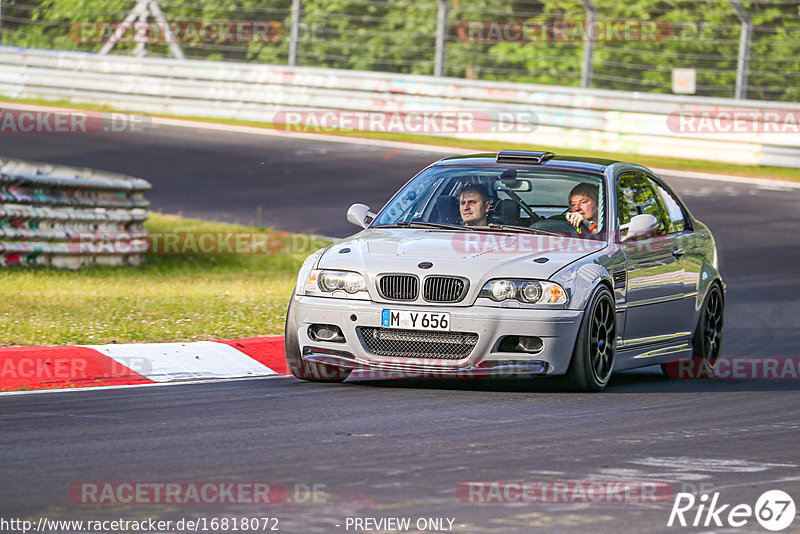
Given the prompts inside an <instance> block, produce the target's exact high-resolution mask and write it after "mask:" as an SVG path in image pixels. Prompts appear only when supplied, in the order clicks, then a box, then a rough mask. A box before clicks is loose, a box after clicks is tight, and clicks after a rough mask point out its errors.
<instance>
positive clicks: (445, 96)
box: [0, 47, 800, 167]
mask: <svg viewBox="0 0 800 534" xmlns="http://www.w3.org/2000/svg"><path fill="white" fill-rule="evenodd" d="M0 94H2V95H4V96H8V97H13V98H43V99H52V100H69V101H72V102H91V103H95V104H105V105H110V106H113V107H115V108H117V109H128V110H134V111H139V112H147V113H166V114H175V115H185V116H199V117H218V118H234V119H243V120H252V121H264V122H281V121H282V120H284V119H285V117H286V111H302V110H338V111H355V112H381V113H386V112H396V113H399V114H409V113H437V112H442V111H450V112H458V111H465V112H470V113H473V114H474V116H476V117H477V116H480V117H485V121H484V122H483V123H482V124H480V125H479V126H478V127H477V128H472V129H463V130H458V131H447V132H436V131H424V132H418V133H426V134H432V135H445V136H448V137H459V138H470V139H485V140H490V141H494V142H496V143H497V145H498V146H502V145H503V144H507V143H529V144H533V145H542V146H560V147H565V148H567V149H569V148H574V149H590V150H598V151H609V152H623V153H629V154H636V155H653V156H669V157H682V158H687V159H699V160H709V161H725V162H731V163H738V164H753V165H755V164H760V165H777V166H786V167H800V131H798V129H797V119H798V118H800V104H787V103H777V102H761V101H752V100H733V99H721V98H696V97H686V96H677V95H656V94H649V93H631V92H623V91H606V90H595V89H580V88H571V87H551V86H538V85H531V84H521V83H497V82H486V81H474V80H464V79H460V78H435V77H430V76H416V75H398V74H390V73H377V72H358V71H346V70H335V69H321V68H309V67H284V66H273V65H258V64H252V63H232V62H213V61H196V60H195V61H185V60H181V61H178V60H174V59H160V58H135V57H129V56H100V55H95V54H84V53H75V52H57V51H46V50H30V49H17V48H11V47H0ZM501 117H502V119H501ZM1 124H2V123H0V125H1ZM792 126H794V129H792Z"/></svg>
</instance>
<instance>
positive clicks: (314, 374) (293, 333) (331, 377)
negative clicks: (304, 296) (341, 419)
mask: <svg viewBox="0 0 800 534" xmlns="http://www.w3.org/2000/svg"><path fill="white" fill-rule="evenodd" d="M293 307H294V292H292V298H291V300H290V301H289V307H288V309H287V310H286V326H285V328H284V331H283V336H284V337H283V342H284V347H285V352H286V363H287V364H288V366H289V371H290V372H291V373H292V374H293V375H294V376H295V378H299V379H300V380H306V381H308V382H342V381H344V380H345V379H346V378H347V377H348V376H350V370H349V369H348V370H344V369H340V368H338V367H333V366H330V365H322V364H319V363H315V362H309V361H305V360H304V359H303V358H302V357H301V356H300V343H299V342H298V341H297V323H296V322H295V318H294V313H293V310H292V308H293Z"/></svg>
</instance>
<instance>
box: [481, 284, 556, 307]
mask: <svg viewBox="0 0 800 534" xmlns="http://www.w3.org/2000/svg"><path fill="white" fill-rule="evenodd" d="M478 296H479V297H486V298H490V299H492V300H493V301H495V302H501V301H503V300H508V299H514V300H518V301H520V302H525V303H527V304H564V303H566V302H567V292H566V291H564V288H563V287H561V286H560V285H558V284H556V283H554V282H544V281H540V280H490V281H488V282H486V284H484V286H483V288H482V289H481V292H480V293H479V294H478Z"/></svg>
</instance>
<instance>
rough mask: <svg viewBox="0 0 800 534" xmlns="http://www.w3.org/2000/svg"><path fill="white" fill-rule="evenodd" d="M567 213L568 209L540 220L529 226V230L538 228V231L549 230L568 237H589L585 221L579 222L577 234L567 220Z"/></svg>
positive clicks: (589, 233)
mask: <svg viewBox="0 0 800 534" xmlns="http://www.w3.org/2000/svg"><path fill="white" fill-rule="evenodd" d="M567 213H569V209H567V210H564V212H563V213H560V214H558V215H553V216H552V217H550V218H547V219H541V220H539V221H536V222H535V223H533V224H532V225H531V228H538V229H539V230H549V231H551V232H558V233H561V234H567V235H570V236H581V237H582V236H584V235H591V231H590V230H589V227H588V226H587V225H586V220H585V219H584V220H583V221H581V224H580V226H579V227H578V228H580V232H578V228H575V227H574V226H572V224H570V222H569V221H568V220H567V218H566V215H567Z"/></svg>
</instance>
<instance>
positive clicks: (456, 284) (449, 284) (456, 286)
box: [422, 276, 469, 302]
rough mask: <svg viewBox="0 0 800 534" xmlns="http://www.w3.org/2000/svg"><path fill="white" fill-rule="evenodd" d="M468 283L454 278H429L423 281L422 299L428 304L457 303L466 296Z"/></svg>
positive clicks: (462, 279)
mask: <svg viewBox="0 0 800 534" xmlns="http://www.w3.org/2000/svg"><path fill="white" fill-rule="evenodd" d="M467 286H469V283H468V282H467V280H466V279H465V278H460V277H456V276H429V277H427V278H426V279H425V286H424V288H423V291H422V298H424V299H425V300H427V301H428V302H458V301H460V300H461V299H463V298H464V296H465V295H466V294H467Z"/></svg>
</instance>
